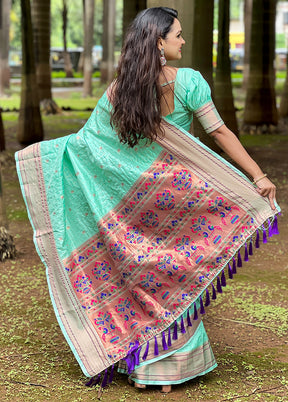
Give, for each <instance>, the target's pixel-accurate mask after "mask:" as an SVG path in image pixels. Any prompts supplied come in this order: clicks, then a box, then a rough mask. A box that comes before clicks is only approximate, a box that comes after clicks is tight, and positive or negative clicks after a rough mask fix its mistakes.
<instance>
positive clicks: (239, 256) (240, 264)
mask: <svg viewBox="0 0 288 402" xmlns="http://www.w3.org/2000/svg"><path fill="white" fill-rule="evenodd" d="M237 267H239V268H241V267H242V258H241V254H240V250H238V258H237Z"/></svg>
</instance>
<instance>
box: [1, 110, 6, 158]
mask: <svg viewBox="0 0 288 402" xmlns="http://www.w3.org/2000/svg"><path fill="white" fill-rule="evenodd" d="M5 149H6V147H5V132H4V124H3V120H2V109H1V107H0V152H2V151H5Z"/></svg>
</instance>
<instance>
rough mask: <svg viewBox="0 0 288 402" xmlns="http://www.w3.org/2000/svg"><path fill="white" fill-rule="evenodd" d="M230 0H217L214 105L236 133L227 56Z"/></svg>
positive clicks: (229, 62) (228, 58)
mask: <svg viewBox="0 0 288 402" xmlns="http://www.w3.org/2000/svg"><path fill="white" fill-rule="evenodd" d="M229 21H230V0H229V1H227V0H219V8H218V48H217V67H216V77H215V82H214V90H215V104H216V107H217V109H218V111H219V113H220V115H221V117H222V119H223V120H224V121H225V124H226V125H227V127H228V128H230V130H232V131H233V132H234V133H235V134H236V135H238V126H237V120H236V113H235V107H234V99H233V92H232V82H231V61H230V57H229Z"/></svg>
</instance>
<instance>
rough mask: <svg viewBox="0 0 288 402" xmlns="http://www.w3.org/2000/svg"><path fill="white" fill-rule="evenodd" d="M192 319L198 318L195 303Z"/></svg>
mask: <svg viewBox="0 0 288 402" xmlns="http://www.w3.org/2000/svg"><path fill="white" fill-rule="evenodd" d="M193 320H195V321H196V320H198V311H197V306H196V303H194V317H193Z"/></svg>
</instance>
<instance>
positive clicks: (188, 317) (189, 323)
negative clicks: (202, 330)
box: [187, 309, 192, 327]
mask: <svg viewBox="0 0 288 402" xmlns="http://www.w3.org/2000/svg"><path fill="white" fill-rule="evenodd" d="M187 324H188V327H192V322H191V319H190V314H189V309H188V310H187Z"/></svg>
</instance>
